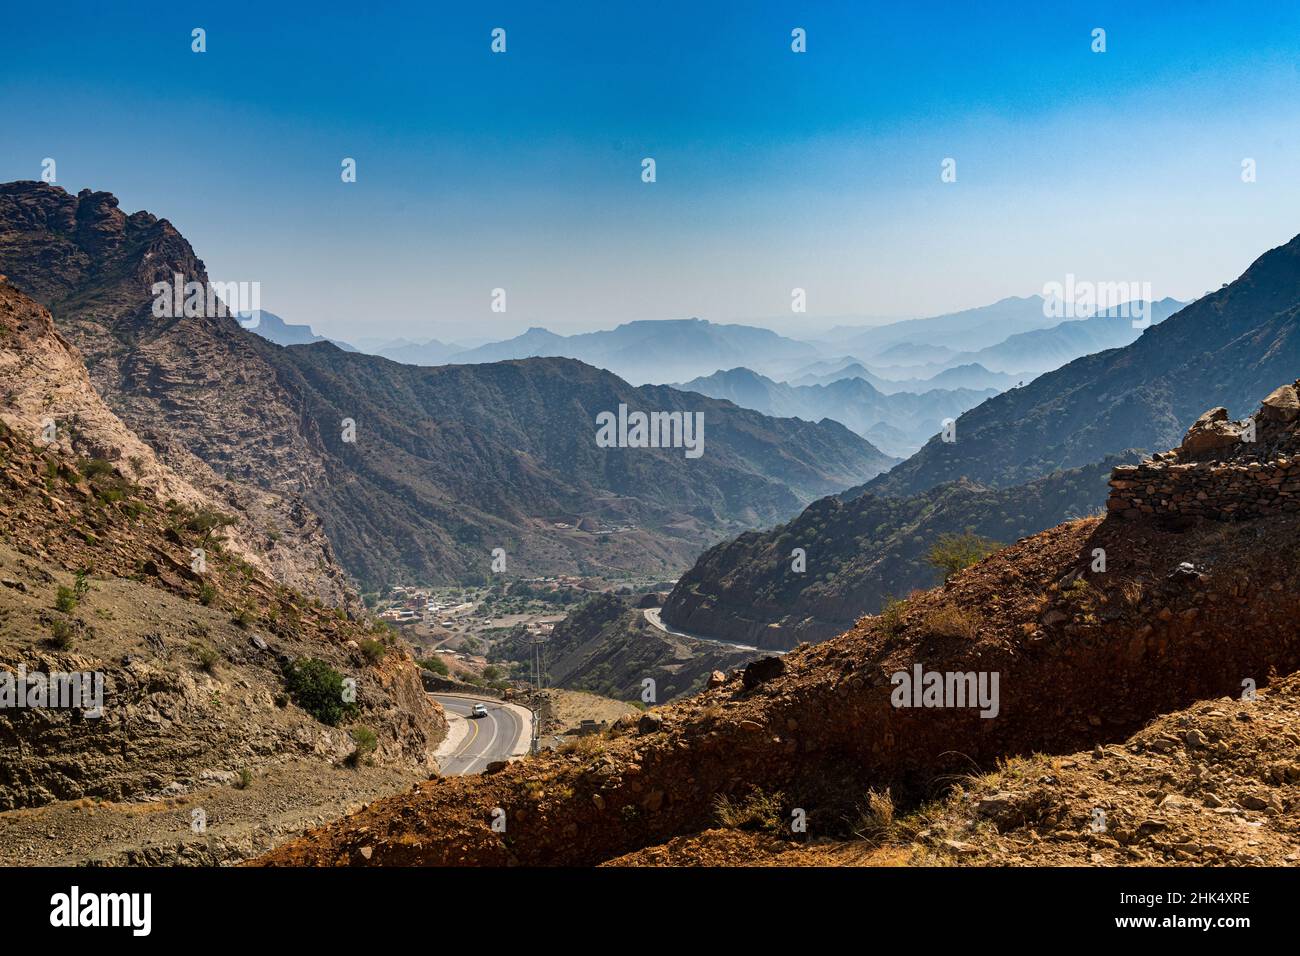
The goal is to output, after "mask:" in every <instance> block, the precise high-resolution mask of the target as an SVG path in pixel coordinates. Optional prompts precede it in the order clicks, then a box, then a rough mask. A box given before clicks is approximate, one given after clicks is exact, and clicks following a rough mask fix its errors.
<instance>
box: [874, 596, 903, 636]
mask: <svg viewBox="0 0 1300 956" xmlns="http://www.w3.org/2000/svg"><path fill="white" fill-rule="evenodd" d="M906 610H907V601H905V600H902V599H899V598H895V597H890V596H888V595H886V597H885V604H884V607H882V608H881V609H880V630H881V631H882V632H883V633H884V634H885V635H886V636H887V637H898V635H899V634H900V633H902V630H903V612H904V611H906Z"/></svg>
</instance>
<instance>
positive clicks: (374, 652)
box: [360, 637, 388, 664]
mask: <svg viewBox="0 0 1300 956" xmlns="http://www.w3.org/2000/svg"><path fill="white" fill-rule="evenodd" d="M360 647H361V653H362V655H364V656H365V659H366V662H367V663H369V664H378V663H379V662H380V661H382V660H383V659H384V655H385V654H387V653H388V648H386V647H384V645H383V644H381V643H379V641H376V640H373V639H371V638H368V637H367V638H365V639H363V640H362V641H361V644H360Z"/></svg>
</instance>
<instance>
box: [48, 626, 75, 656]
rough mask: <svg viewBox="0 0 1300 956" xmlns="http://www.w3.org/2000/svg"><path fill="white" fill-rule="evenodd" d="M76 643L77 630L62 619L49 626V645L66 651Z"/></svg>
mask: <svg viewBox="0 0 1300 956" xmlns="http://www.w3.org/2000/svg"><path fill="white" fill-rule="evenodd" d="M76 642H77V629H76V628H75V627H73V626H72V623H71V622H70V621H65V620H63V619H62V618H58V619H56V620H55V621H54V622H53V623H51V624H50V643H51V644H53V645H54V646H55V647H57V648H58V649H59V650H61V651H68V650H71V649H72V646H73V645H74V644H76Z"/></svg>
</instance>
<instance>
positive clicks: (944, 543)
mask: <svg viewBox="0 0 1300 956" xmlns="http://www.w3.org/2000/svg"><path fill="white" fill-rule="evenodd" d="M1000 547H1002V545H1000V544H999V543H998V542H996V541H991V540H989V539H988V538H982V537H980V536H979V535H977V534H974V533H973V532H970V531H967V532H964V533H962V534H941V535H940V536H939V540H938V541H936V542H935V543H934V544H933V545H931V546H930V550H929V551H927V552H926V555H925V560H926V561H928V562H929V563H930V564H932V565H933V566H934V567H936V568H938V569H939V570H940V571H942V572H943V579H944V580H945V581H947V580H948V579H949V578H951V577H952V576H953V575H954V574H956V573H957V572H958V571H964V570H965V569H966V568H969V567H970V566H971V565H972V564H975V563H976V562H978V561H981V560H983V559H984V558H987V557H988V556H989V555H990V554H992V553H993V552H994V551H996V550H998V549H999V548H1000Z"/></svg>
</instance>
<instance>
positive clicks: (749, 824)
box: [713, 787, 785, 832]
mask: <svg viewBox="0 0 1300 956" xmlns="http://www.w3.org/2000/svg"><path fill="white" fill-rule="evenodd" d="M713 811H714V815H715V816H716V817H717V819H718V823H719V824H721V825H722V826H724V827H727V828H729V829H732V830H766V831H768V832H782V831H784V829H785V794H783V793H780V792H777V793H765V792H764V791H763V790H761V789H760V788H758V787H754V788H753V789H752V790H750V792H749V795H748V796H746V797H745V798H743V799H741V800H733V799H732V798H731V797H729V796H727V795H725V794H719V795H718V796H717V797H715V798H714V801H713Z"/></svg>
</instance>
